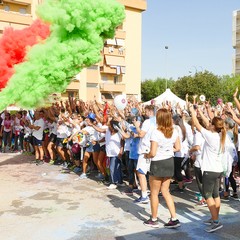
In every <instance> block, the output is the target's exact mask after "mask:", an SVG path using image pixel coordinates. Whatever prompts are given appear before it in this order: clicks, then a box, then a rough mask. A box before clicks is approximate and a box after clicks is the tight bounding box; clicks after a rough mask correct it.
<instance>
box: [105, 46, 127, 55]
mask: <svg viewBox="0 0 240 240" xmlns="http://www.w3.org/2000/svg"><path fill="white" fill-rule="evenodd" d="M103 54H107V55H113V56H121V57H125V48H123V47H121V48H116V47H104V49H103Z"/></svg>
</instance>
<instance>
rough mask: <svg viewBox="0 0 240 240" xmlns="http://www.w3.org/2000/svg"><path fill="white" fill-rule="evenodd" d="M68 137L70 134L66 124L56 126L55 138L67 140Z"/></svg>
mask: <svg viewBox="0 0 240 240" xmlns="http://www.w3.org/2000/svg"><path fill="white" fill-rule="evenodd" d="M70 135H71V133H70V131H69V128H68V126H67V125H66V124H64V123H61V124H57V138H67V137H68V136H70Z"/></svg>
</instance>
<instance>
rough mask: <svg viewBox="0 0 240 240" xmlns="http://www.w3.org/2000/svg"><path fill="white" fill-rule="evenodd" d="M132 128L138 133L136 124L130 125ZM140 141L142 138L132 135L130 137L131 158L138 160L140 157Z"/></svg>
mask: <svg viewBox="0 0 240 240" xmlns="http://www.w3.org/2000/svg"><path fill="white" fill-rule="evenodd" d="M130 130H131V131H132V132H134V133H136V134H137V129H136V127H135V126H131V127H130ZM139 141H140V138H139V137H138V138H134V137H132V136H131V138H130V152H129V158H130V159H133V160H137V159H138V156H139V154H138V146H139Z"/></svg>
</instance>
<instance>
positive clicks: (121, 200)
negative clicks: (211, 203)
mask: <svg viewBox="0 0 240 240" xmlns="http://www.w3.org/2000/svg"><path fill="white" fill-rule="evenodd" d="M30 159H33V157H32V156H30V157H29V156H24V155H21V154H14V153H11V154H10V153H9V154H2V153H1V154H0V189H1V205H0V206H1V207H0V230H1V231H0V234H1V239H3V240H32V239H33V240H46V239H47V240H79V239H85V240H88V239H90V240H91V239H94V240H101V239H102V240H111V239H117V240H124V239H127V240H130V239H131V240H132V239H137V240H150V239H151V240H155V239H171V240H175V239H178V240H179V239H180V240H181V239H184V240H188V239H189V240H190V239H214V240H215V239H231V240H235V239H239V235H240V233H239V226H240V217H239V211H240V202H239V201H236V200H230V201H229V202H227V203H222V208H221V211H220V213H221V221H222V223H223V225H224V226H223V228H222V229H220V230H218V231H217V232H215V233H206V232H205V231H204V228H205V226H204V225H203V224H202V221H203V220H205V219H208V218H209V211H208V209H207V207H198V206H196V199H195V191H196V190H197V188H196V184H195V181H194V182H193V183H192V184H189V185H188V188H187V190H186V191H185V193H178V192H173V195H174V199H175V203H176V209H177V214H178V217H179V220H180V222H181V224H182V226H181V227H180V228H178V229H175V230H170V229H165V228H164V227H163V224H164V223H165V222H167V221H168V218H169V213H168V211H167V209H166V204H165V202H164V199H163V198H162V197H160V205H159V219H160V228H159V229H151V228H149V227H147V226H144V225H143V221H144V220H146V219H148V218H149V216H150V212H151V211H150V205H149V204H146V205H136V204H134V203H133V200H134V199H136V198H137V197H138V195H137V194H136V193H135V194H134V196H131V197H129V196H126V195H123V194H122V192H123V191H124V190H125V188H124V187H121V188H119V189H115V190H107V189H106V186H105V185H103V184H100V183H99V182H97V181H96V180H95V179H91V176H94V175H95V174H91V175H90V178H89V179H85V180H79V181H75V178H76V177H77V175H76V174H74V173H70V174H62V173H61V172H60V170H61V167H60V166H51V165H49V164H44V165H41V166H36V165H35V164H30V163H29V160H30Z"/></svg>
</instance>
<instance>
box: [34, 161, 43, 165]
mask: <svg viewBox="0 0 240 240" xmlns="http://www.w3.org/2000/svg"><path fill="white" fill-rule="evenodd" d="M42 164H44V161H43V160H37V161H36V165H37V166H39V165H42Z"/></svg>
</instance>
